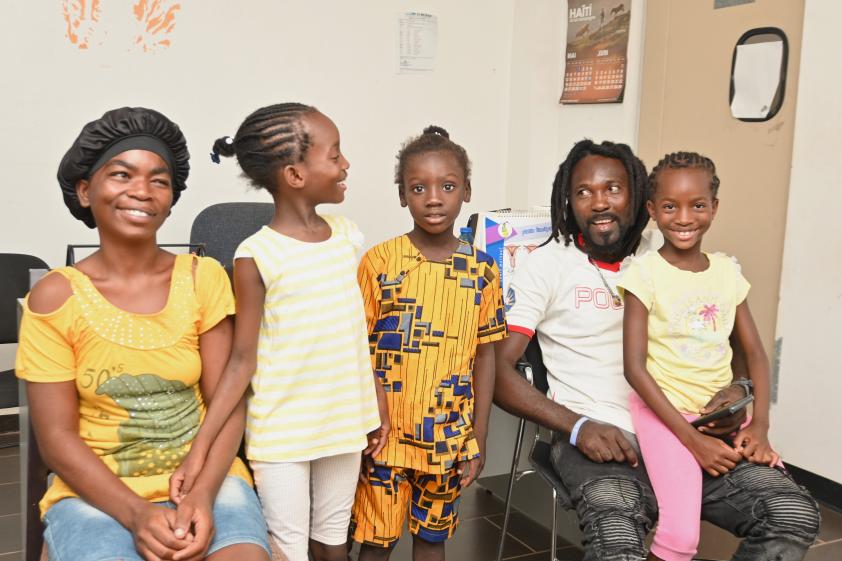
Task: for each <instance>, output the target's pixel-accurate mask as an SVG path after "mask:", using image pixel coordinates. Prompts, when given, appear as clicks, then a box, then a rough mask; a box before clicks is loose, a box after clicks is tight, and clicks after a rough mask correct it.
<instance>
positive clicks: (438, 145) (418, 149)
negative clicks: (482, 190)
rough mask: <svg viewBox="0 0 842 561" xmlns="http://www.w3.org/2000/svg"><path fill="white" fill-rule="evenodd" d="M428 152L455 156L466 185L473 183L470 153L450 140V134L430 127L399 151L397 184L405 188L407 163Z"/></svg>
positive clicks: (433, 126) (407, 142)
mask: <svg viewBox="0 0 842 561" xmlns="http://www.w3.org/2000/svg"><path fill="white" fill-rule="evenodd" d="M428 152H449V153H451V154H453V157H455V158H456V161H457V162H459V165H460V166H462V170H463V171H464V172H465V183H466V184H469V183H470V182H471V160H469V159H468V153H467V152H466V151H465V149H464V148H462V147H461V146H460V145H458V144H456V143H455V142H453V141H452V140H450V134H449V133H448V132H447V131H446V130H445V129H443V128H442V127H439V126H437V125H430V126H429V127H427V128H425V129H424V132H422V133H421V134H420V135H418V136H416V137H413V138H410V139H409V140H407V141H406V142H404V143H403V145H402V146H401V149H400V151H398V156H397V159H398V163H397V164H396V165H395V183H396V184H397V185H398V186H399V187H400V188H403V187H404V184H403V173H404V171H405V170H406V163H407V162H408V161H409V159H410V158H412V157H413V156H417V155H419V154H426V153H428Z"/></svg>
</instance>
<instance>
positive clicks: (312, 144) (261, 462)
mask: <svg viewBox="0 0 842 561" xmlns="http://www.w3.org/2000/svg"><path fill="white" fill-rule="evenodd" d="M219 156H225V157H231V156H236V157H237V162H238V163H239V165H240V168H241V169H242V170H243V173H244V175H245V176H246V177H248V178H249V180H250V181H251V183H252V184H253V185H254V186H255V187H258V188H260V189H265V190H266V191H268V192H269V194H271V195H272V198H273V199H274V201H275V215H274V216H273V218H272V220H271V221H270V222H269V224H268V225H267V226H264V227H263V228H262V229H261V230H259V231H258V232H256V233H255V234H254V235H252V236H250V237H249V238H247V239H246V240H244V241H243V243H242V244H240V247H239V248H237V251H236V252H235V254H234V286H235V288H236V293H237V327H236V330H235V335H234V346H233V350H232V353H231V359H230V360H229V362H228V365H227V366H226V367H225V372H224V374H223V376H222V381H221V385H220V389H219V393H220V396H221V397H220V399H219V400H215V401H214V403H213V405H212V406H211V407H210V409H209V410H208V418H207V422H206V423H205V424H204V425H202V430H201V431H200V432H199V435H198V436H197V437H196V443H195V445H194V446H193V449H192V450H191V452H190V455H189V457H188V459H187V460H186V461H185V463H184V465H183V466H182V468H180V469H179V470H178V471H177V472H176V473H175V474H174V475H173V477H172V488H171V491H170V492H171V496H172V497H173V499H174V500H178V498H179V497H180V496H182V495H184V494H186V496H187V497H189V496H190V493H192V491H191V486H193V485H194V481H195V474H196V473H197V470H198V468H199V467H200V466H201V465H202V464H203V463H204V462H205V461H206V459H208V461H209V459H210V458H213V455H212V450H211V452H209V448H210V446H212V445H213V443H214V442H215V438H216V435H217V433H218V431H219V428H220V427H221V426H222V423H223V422H224V421H225V419H227V418H228V415H229V414H230V412H231V410H232V409H233V408H234V406H235V405H236V404H237V402H238V401H239V399H240V397H241V396H242V395H243V393H244V392H245V391H246V389H247V388H248V387H249V385H250V386H251V390H252V391H251V392H250V393H249V396H248V421H247V425H246V455H247V456H248V459H249V463H250V465H251V467H252V469H253V470H254V479H255V484H256V486H257V492H258V494H259V496H260V500H261V503H262V505H263V513H264V516H265V517H266V522H267V524H268V526H269V531H270V532H271V533H272V537H273V538H274V539H275V540H276V542H277V543H278V545H279V547H280V549H281V550H282V551H283V553H284V555H286V557H288V558H289V560H290V561H307V559H308V553H312V556H313V558H314V559H315V561H345V560H346V559H347V549H346V547H345V542H346V541H347V539H348V525H349V524H350V520H351V505H352V503H353V500H354V489H355V487H356V481H357V478H358V476H359V470H360V461H361V454H360V452H362V451H363V450H366V451H368V452H371V451H372V450H375V451H377V450H379V448H380V447H382V444H383V443H384V442H385V437H386V434H388V423H386V424H382V425H381V420H380V419H381V415H380V412H379V410H378V401H377V390H378V389H379V394H380V397H381V398H382V399H383V407H384V410H385V396H383V390H382V388H380V384H376V383H375V379H374V374H373V372H372V370H371V363H370V362H369V359H368V345H367V332H366V328H365V313H364V311H363V303H362V296H361V295H360V291H359V287H358V286H357V282H356V266H357V251H358V250H359V247H360V245H361V243H362V234H361V233H360V231H359V230H358V229H357V227H356V225H354V223H353V222H351V221H350V220H348V219H347V218H343V217H341V216H336V215H328V214H321V213H318V212H316V206H317V205H320V204H324V203H332V204H337V203H340V202H342V200H343V199H344V198H345V189H346V186H345V179H346V177H347V175H348V167H349V164H348V160H346V159H345V156H344V155H343V154H342V151H341V150H340V145H339V131H338V130H337V128H336V125H335V124H333V121H331V120H330V119H329V118H328V117H327V116H326V115H324V114H323V113H321V112H319V111H317V110H316V108H315V107H311V106H309V105H303V104H301V103H279V104H276V105H270V106H268V107H263V108H260V109H258V110H256V111H254V112H253V113H252V114H251V115H249V116H248V117H246V119H245V121H244V122H243V123H242V124H241V125H240V127H239V129H238V130H237V134H236V135H234V137H233V138H232V137H230V136H226V137H222V138H220V139H218V140H217V141H216V143H215V144H214V147H213V154H212V158H213V159H214V161H218V160H219ZM383 418H384V419H386V418H387V415H386V414H384V415H383Z"/></svg>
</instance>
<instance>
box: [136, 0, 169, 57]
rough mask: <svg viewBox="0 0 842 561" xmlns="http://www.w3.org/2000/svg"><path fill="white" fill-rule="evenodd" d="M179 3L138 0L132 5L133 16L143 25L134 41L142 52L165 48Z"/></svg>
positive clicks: (165, 0)
mask: <svg viewBox="0 0 842 561" xmlns="http://www.w3.org/2000/svg"><path fill="white" fill-rule="evenodd" d="M180 9H181V4H178V3H175V2H172V1H167V0H138V1H137V2H135V4H134V5H133V6H132V10H133V12H134V15H135V18H136V19H137V21H138V22H139V23H140V24H141V25H142V26H143V28H142V30H141V32H140V33H139V34H138V36H137V39H136V41H135V43H136V44H138V45H139V46H140V47H141V48H142V49H143V50H144V52H149V51H152V50H155V49H157V48H167V47H169V46H170V44H171V42H170V39H169V34H170V33H172V30H173V29H174V28H175V14H176V12H178V11H179V10H180Z"/></svg>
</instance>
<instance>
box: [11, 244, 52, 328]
mask: <svg viewBox="0 0 842 561" xmlns="http://www.w3.org/2000/svg"><path fill="white" fill-rule="evenodd" d="M48 268H49V267H48V266H47V264H46V263H45V262H44V261H43V260H41V259H39V258H37V257H35V256H32V255H24V254H22V253H0V271H3V274H0V343H17V340H18V314H17V300H18V298H23V297H24V296H26V293H27V292H29V270H30V269H48Z"/></svg>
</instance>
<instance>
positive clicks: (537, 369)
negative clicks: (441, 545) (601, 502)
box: [497, 336, 713, 561]
mask: <svg viewBox="0 0 842 561" xmlns="http://www.w3.org/2000/svg"><path fill="white" fill-rule="evenodd" d="M517 369H518V372H520V374H521V375H522V376H523V377H524V378H526V380H527V381H528V382H529V383H530V384H532V386H533V387H534V388H535V389H536V390H538V391H540V392H541V393H543V394H546V393H547V390H548V389H549V382H547V369H546V367H545V366H544V358H543V355H542V354H541V347H540V345H539V344H538V338H537V336H535V337H533V338H532V339H531V340H530V341H529V344H528V345H527V347H526V352H524V354H523V357H522V358H521V360H520V361H518V363H517ZM526 423H527V421H526V419H524V418H521V419H520V424H519V426H518V432H517V437H516V440H515V449H514V453H513V454H512V469H511V473H510V474H509V485H508V488H507V490H506V506H505V511H504V515H503V529H502V534H501V535H500V543H499V544H498V548H497V561H500V560H501V559H502V556H503V546H504V545H505V540H506V531H507V530H508V526H509V513H510V511H511V501H512V492H513V490H514V484H515V482H516V481H518V480H519V479H520V478H521V477H523V476H524V475H527V474H530V473H537V474H538V475H540V476H541V478H542V479H543V480H544V481H545V482H546V483H547V485H549V486H550V489H551V490H552V499H553V511H552V528H551V531H552V534H551V537H550V561H558V558H557V557H556V542H557V522H558V509H559V508H562V509H571V508H573V503H572V502H571V500H570V495H569V493H568V491H567V489H566V488H565V486H564V483H562V482H561V479H559V477H558V475H556V473H555V470H553V467H552V464H551V463H550V448H551V444H550V442H547V441H546V440H542V439H541V432H540V427H539V426H538V425H535V439H534V440H533V442H532V448H531V449H530V451H529V463H530V465H531V466H532V469H527V470H522V471H520V470H518V464H519V463H520V454H521V447H522V445H523V435H524V432H525V431H526ZM695 561H713V560H710V559H702V558H701V557H696V558H695Z"/></svg>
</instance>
